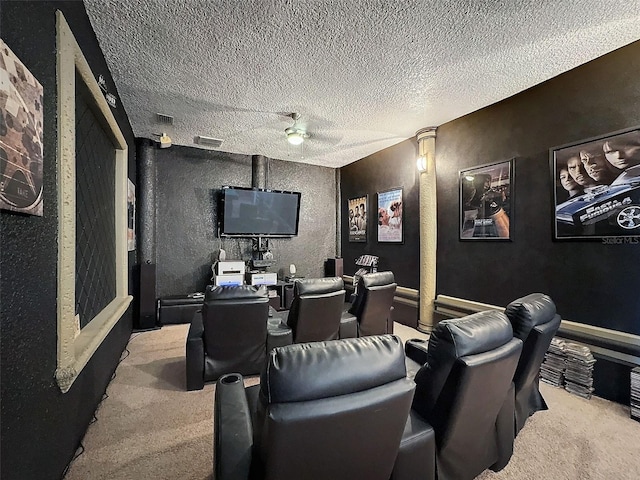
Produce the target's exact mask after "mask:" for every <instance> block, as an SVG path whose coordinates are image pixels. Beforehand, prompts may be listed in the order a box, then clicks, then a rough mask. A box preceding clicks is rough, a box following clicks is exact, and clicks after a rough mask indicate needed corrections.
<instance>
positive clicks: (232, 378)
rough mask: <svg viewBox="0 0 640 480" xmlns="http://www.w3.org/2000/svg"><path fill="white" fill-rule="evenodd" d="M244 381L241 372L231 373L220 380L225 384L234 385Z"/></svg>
mask: <svg viewBox="0 0 640 480" xmlns="http://www.w3.org/2000/svg"><path fill="white" fill-rule="evenodd" d="M241 381H242V376H241V375H240V374H239V373H229V374H228V375H224V376H222V377H221V378H220V380H219V382H220V383H223V384H225V385H233V384H234V383H238V382H241Z"/></svg>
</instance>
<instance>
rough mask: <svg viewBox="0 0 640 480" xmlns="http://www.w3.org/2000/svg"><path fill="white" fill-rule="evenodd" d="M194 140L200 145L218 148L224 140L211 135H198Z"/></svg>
mask: <svg viewBox="0 0 640 480" xmlns="http://www.w3.org/2000/svg"><path fill="white" fill-rule="evenodd" d="M193 142H194V143H196V144H198V145H202V146H203V147H212V148H218V147H219V146H220V145H222V140H218V139H217V138H211V137H203V136H202V135H198V136H197V137H195V138H194V139H193Z"/></svg>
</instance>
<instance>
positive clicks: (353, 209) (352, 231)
mask: <svg viewBox="0 0 640 480" xmlns="http://www.w3.org/2000/svg"><path fill="white" fill-rule="evenodd" d="M348 203H349V241H350V242H363V243H364V242H366V241H367V195H365V196H364V197H357V198H350V199H349V200H348Z"/></svg>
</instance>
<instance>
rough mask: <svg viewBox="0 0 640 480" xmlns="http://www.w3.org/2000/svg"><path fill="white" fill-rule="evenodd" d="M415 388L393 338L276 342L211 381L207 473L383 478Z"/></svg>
mask: <svg viewBox="0 0 640 480" xmlns="http://www.w3.org/2000/svg"><path fill="white" fill-rule="evenodd" d="M414 389H415V385H414V383H413V382H411V381H410V380H409V379H407V377H406V370H405V358H404V352H403V348H402V342H401V341H400V339H399V338H398V337H395V336H393V335H384V336H377V337H366V338H350V339H344V340H336V341H330V342H312V343H300V344H294V345H289V346H286V347H280V348H276V349H274V350H273V351H271V352H270V354H269V358H268V363H267V366H266V369H265V370H264V372H263V373H262V375H261V378H260V385H254V386H251V387H247V388H245V387H244V386H243V381H242V377H241V376H240V375H237V374H230V375H225V376H224V377H222V378H220V379H219V380H218V382H217V384H216V393H215V402H214V444H215V452H214V472H215V478H216V480H230V479H233V480H240V479H263V478H265V479H278V480H301V479H304V480H314V479H318V480H320V479H322V480H327V479H331V480H354V479H367V480H388V479H389V477H390V475H391V472H392V469H393V465H394V461H395V459H396V454H397V452H398V446H399V444H400V439H401V436H402V433H403V429H404V428H405V425H406V421H407V416H408V414H409V410H410V408H411V399H412V398H413V392H414ZM406 480H413V479H410V478H406Z"/></svg>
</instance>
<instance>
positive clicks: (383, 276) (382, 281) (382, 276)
mask: <svg viewBox="0 0 640 480" xmlns="http://www.w3.org/2000/svg"><path fill="white" fill-rule="evenodd" d="M361 281H362V285H364V286H365V287H366V288H369V287H379V286H381V285H389V284H390V283H394V281H395V280H394V278H393V272H376V273H367V274H366V275H363V276H362V280H361Z"/></svg>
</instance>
